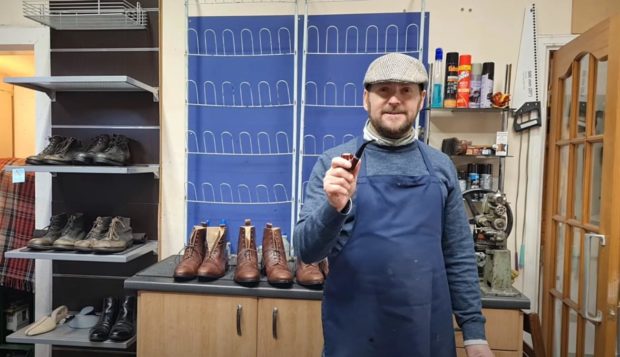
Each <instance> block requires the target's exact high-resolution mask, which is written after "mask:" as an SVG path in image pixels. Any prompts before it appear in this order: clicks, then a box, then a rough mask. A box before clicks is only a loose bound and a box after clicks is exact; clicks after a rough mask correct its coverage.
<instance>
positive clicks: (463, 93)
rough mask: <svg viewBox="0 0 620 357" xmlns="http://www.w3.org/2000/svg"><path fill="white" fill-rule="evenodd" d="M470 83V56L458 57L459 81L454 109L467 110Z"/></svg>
mask: <svg viewBox="0 0 620 357" xmlns="http://www.w3.org/2000/svg"><path fill="white" fill-rule="evenodd" d="M470 82H471V55H461V56H460V57H459V79H458V83H457V89H456V107H457V108H469V85H470Z"/></svg>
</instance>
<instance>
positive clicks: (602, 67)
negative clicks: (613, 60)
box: [594, 60, 607, 135]
mask: <svg viewBox="0 0 620 357" xmlns="http://www.w3.org/2000/svg"><path fill="white" fill-rule="evenodd" d="M606 94H607V60H604V61H598V62H597V63H596V94H595V96H594V134H595V135H602V134H603V130H604V129H605V105H606V104H607V100H606V99H607V95H606Z"/></svg>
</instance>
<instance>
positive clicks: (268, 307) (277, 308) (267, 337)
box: [257, 298, 323, 357]
mask: <svg viewBox="0 0 620 357" xmlns="http://www.w3.org/2000/svg"><path fill="white" fill-rule="evenodd" d="M258 321H259V322H258V353H257V356H258V357H290V356H317V357H319V356H321V353H322V351H323V328H322V325H321V301H319V300H294V299H267V298H265V299H259V300H258Z"/></svg>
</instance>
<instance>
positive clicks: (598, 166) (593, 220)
mask: <svg viewBox="0 0 620 357" xmlns="http://www.w3.org/2000/svg"><path fill="white" fill-rule="evenodd" d="M590 167H591V168H592V173H591V175H590V177H592V179H591V182H590V210H589V213H588V217H589V221H590V224H593V225H595V226H598V225H599V224H600V223H601V217H600V216H601V186H602V184H603V182H602V179H603V175H602V172H603V143H594V144H592V164H591V166H590Z"/></svg>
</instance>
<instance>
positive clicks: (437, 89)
mask: <svg viewBox="0 0 620 357" xmlns="http://www.w3.org/2000/svg"><path fill="white" fill-rule="evenodd" d="M432 83H433V88H432V89H431V90H432V91H433V98H432V100H431V107H432V108H441V107H443V50H442V49H441V47H439V48H437V49H435V63H433V82H432Z"/></svg>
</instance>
